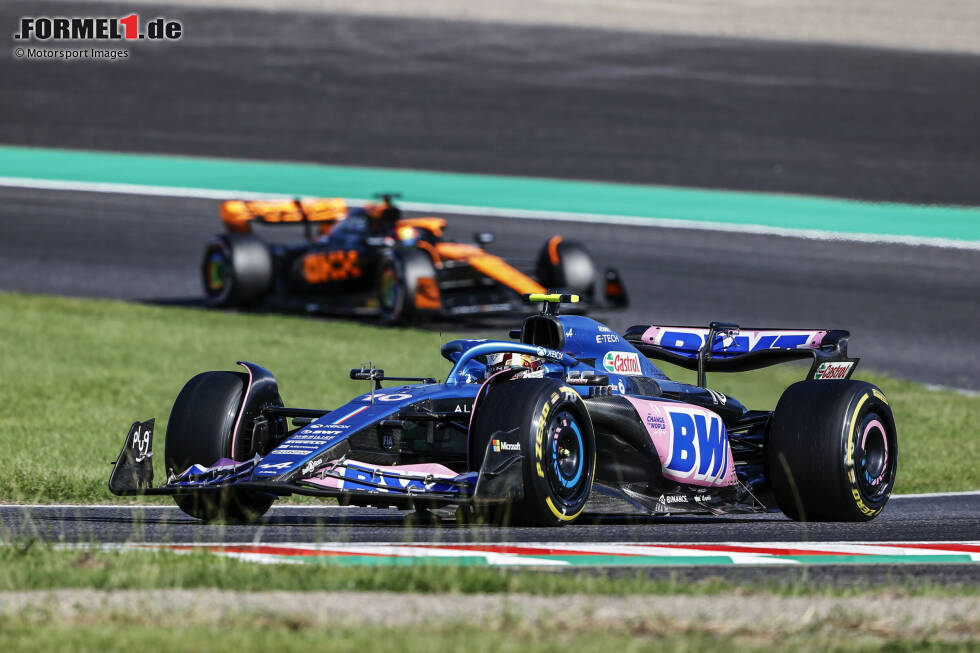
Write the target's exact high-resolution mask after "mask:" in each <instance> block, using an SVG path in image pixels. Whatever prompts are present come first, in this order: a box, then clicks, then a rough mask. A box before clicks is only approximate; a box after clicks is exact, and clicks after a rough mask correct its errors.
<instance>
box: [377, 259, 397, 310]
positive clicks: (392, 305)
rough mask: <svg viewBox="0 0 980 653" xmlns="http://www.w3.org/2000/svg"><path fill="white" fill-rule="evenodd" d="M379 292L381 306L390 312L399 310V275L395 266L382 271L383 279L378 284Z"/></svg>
mask: <svg viewBox="0 0 980 653" xmlns="http://www.w3.org/2000/svg"><path fill="white" fill-rule="evenodd" d="M378 294H379V299H380V301H381V307H382V308H384V309H385V310H387V311H389V312H394V311H395V310H397V303H398V277H397V275H396V274H395V270H394V268H391V267H387V268H385V269H384V270H383V271H382V272H381V281H380V282H379V284H378Z"/></svg>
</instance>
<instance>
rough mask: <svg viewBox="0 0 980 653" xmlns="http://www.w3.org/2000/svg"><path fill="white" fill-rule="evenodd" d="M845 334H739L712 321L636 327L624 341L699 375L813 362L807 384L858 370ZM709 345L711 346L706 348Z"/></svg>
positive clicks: (801, 331)
mask: <svg viewBox="0 0 980 653" xmlns="http://www.w3.org/2000/svg"><path fill="white" fill-rule="evenodd" d="M850 335H851V334H850V333H849V332H848V331H841V330H820V329H743V328H741V327H739V326H738V325H737V324H730V323H727V322H712V323H711V324H710V325H709V326H708V327H690V326H658V325H646V326H645V325H638V326H633V327H630V328H629V329H627V331H626V334H625V336H626V340H627V341H628V342H629V343H630V344H632V345H633V346H634V347H636V348H637V349H638V350H639V351H640V352H641V353H642V354H643V355H644V356H646V357H647V358H652V359H656V360H661V361H665V362H667V363H673V364H674V365H678V366H680V367H683V368H685V369H689V370H696V371H697V372H698V385H701V386H703V385H704V374H705V373H707V372H744V371H747V370H754V369H759V368H762V367H768V366H769V365H775V364H777V363H785V362H788V361H793V360H806V359H808V358H809V359H812V360H813V364H812V365H811V366H810V371H809V373H808V375H807V378H809V379H846V378H849V377H850V376H851V374H852V373H853V371H854V368H855V367H856V366H857V363H858V360H859V359H857V358H848V357H847V341H848V339H849V338H850ZM707 343H710V346H708V345H707Z"/></svg>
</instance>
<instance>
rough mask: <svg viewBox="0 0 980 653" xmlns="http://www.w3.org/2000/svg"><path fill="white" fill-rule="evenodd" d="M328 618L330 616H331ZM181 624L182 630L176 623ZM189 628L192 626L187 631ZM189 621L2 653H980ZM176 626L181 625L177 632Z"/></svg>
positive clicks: (13, 630)
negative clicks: (726, 652)
mask: <svg viewBox="0 0 980 653" xmlns="http://www.w3.org/2000/svg"><path fill="white" fill-rule="evenodd" d="M326 609H329V606H326ZM175 621H176V620H175ZM188 621H190V623H188ZM196 621H198V620H197V619H196V618H193V617H192V618H190V619H187V618H185V617H184V615H181V621H180V627H179V628H174V627H170V626H168V625H160V624H155V623H150V622H149V620H146V619H140V618H139V617H135V616H133V617H129V616H126V617H116V618H113V619H101V618H100V619H93V618H91V617H89V618H88V619H87V620H82V623H76V621H73V620H67V619H63V618H55V619H50V618H47V617H45V618H43V620H42V618H40V617H33V618H31V619H26V620H25V619H23V618H20V617H17V618H0V649H3V650H6V651H21V650H25V651H27V650H30V651H39V650H59V651H60V650H68V651H92V652H93V653H104V652H105V651H139V652H140V653H154V652H156V651H159V652H161V653H179V652H182V651H187V652H189V653H190V652H193V653H198V652H199V651H202V650H206V651H208V652H209V653H211V652H214V653H217V652H220V651H229V652H234V653H248V652H251V651H257V652H263V653H264V652H266V651H283V652H290V651H297V652H301V653H308V652H309V651H322V652H324V653H330V652H333V651H337V652H344V653H346V652H348V651H375V650H381V651H385V652H386V653H388V652H391V653H416V652H418V653H432V652H433V651H472V652H473V653H482V652H484V651H496V652H500V653H509V652H518V651H534V652H535V653H551V652H554V653H578V652H579V651H583V652H585V651H588V652H594V651H621V652H622V653H632V652H639V651H652V650H656V651H661V652H663V653H693V652H695V651H709V650H736V651H750V652H756V651H758V652H760V653H762V652H767V651H803V652H809V651H812V652H815V653H817V652H819V653H824V652H831V653H834V652H841V653H853V652H858V651H880V652H882V653H885V652H888V653H903V652H905V651H937V652H939V651H942V652H943V653H946V652H956V651H964V652H965V651H975V650H976V648H975V647H976V645H977V642H976V640H975V639H973V640H970V641H962V640H961V641H958V642H956V641H953V642H951V641H948V636H946V635H945V634H944V633H927V634H924V635H922V636H920V637H919V638H916V639H899V638H896V637H894V636H889V634H887V633H886V634H881V633H878V632H875V631H874V630H870V629H869V630H866V629H864V628H862V624H861V623H845V624H843V625H837V624H836V623H834V621H835V620H829V619H828V620H825V621H823V622H820V623H816V624H813V625H812V626H810V627H808V628H806V629H805V630H804V631H803V632H797V633H792V634H786V633H785V632H784V631H782V630H781V629H771V630H770V631H768V632H766V631H763V632H759V631H758V630H754V631H751V632H746V633H735V634H727V633H725V634H718V633H716V632H713V631H712V629H710V628H703V629H684V628H678V627H675V626H671V625H670V624H661V623H652V622H644V623H639V624H636V623H624V624H623V625H622V626H620V627H617V628H613V629H606V630H603V631H600V630H599V629H595V630H592V631H591V632H589V631H585V632H583V629H582V628H574V629H569V628H563V627H561V626H552V625H547V626H542V625H540V624H538V625H534V626H531V625H527V624H523V623H521V622H520V620H515V621H514V622H512V623H507V622H505V623H499V624H497V623H494V624H489V625H486V626H478V625H469V624H458V623H453V622H449V623H446V622H439V621H436V622H433V623H431V624H426V625H424V626H418V627H412V628H407V627H387V626H377V625H361V626H345V625H331V626H329V627H328V626H323V625H319V626H318V625H314V624H308V623H304V622H303V621H302V620H298V619H274V618H269V617H263V616H261V615H257V616H256V615H242V616H239V617H237V618H230V619H225V620H224V621H222V623H221V624H201V623H195V622H196ZM172 625H173V626H176V625H177V624H176V623H174V624H172Z"/></svg>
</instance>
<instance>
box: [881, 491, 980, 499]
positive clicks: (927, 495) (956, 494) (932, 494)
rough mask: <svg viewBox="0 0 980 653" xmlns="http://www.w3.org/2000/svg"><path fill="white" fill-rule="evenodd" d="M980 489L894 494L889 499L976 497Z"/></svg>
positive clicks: (979, 493)
mask: <svg viewBox="0 0 980 653" xmlns="http://www.w3.org/2000/svg"><path fill="white" fill-rule="evenodd" d="M977 495H980V490H965V491H963V492H923V493H921V494H893V495H891V496H890V497H889V499H930V498H939V497H975V496H977Z"/></svg>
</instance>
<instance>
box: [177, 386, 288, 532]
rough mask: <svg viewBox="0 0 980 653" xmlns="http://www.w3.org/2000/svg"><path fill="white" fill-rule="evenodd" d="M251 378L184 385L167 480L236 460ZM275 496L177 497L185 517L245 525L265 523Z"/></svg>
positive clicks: (233, 492) (220, 493)
mask: <svg viewBox="0 0 980 653" xmlns="http://www.w3.org/2000/svg"><path fill="white" fill-rule="evenodd" d="M246 380H247V375H245V374H242V373H240V372H203V373H201V374H198V375H197V376H195V377H194V378H192V379H191V380H190V381H188V382H187V384H186V385H184V388H183V389H182V390H181V391H180V394H179V395H177V399H176V401H174V405H173V408H172V409H171V411H170V420H169V421H168V422H167V437H166V443H165V446H164V459H165V461H166V466H167V471H168V474H169V472H170V470H173V471H174V472H175V473H177V474H179V473H181V472H183V471H184V470H185V469H187V468H188V467H190V466H191V465H193V464H201V465H212V464H214V462H216V461H217V460H218V459H219V458H234V456H233V455H232V453H233V452H232V450H231V446H232V430H233V429H234V428H235V419H236V417H237V416H238V409H239V407H240V406H241V403H242V394H243V393H244V391H245V384H246ZM274 500H275V497H274V496H271V495H265V494H258V493H253V492H244V491H236V490H233V489H224V490H220V491H217V490H216V491H214V492H209V493H195V494H184V495H175V496H174V501H175V502H176V503H177V506H179V507H180V509H181V510H183V511H184V512H185V513H187V514H188V515H190V516H192V517H196V518H198V519H201V520H204V521H223V522H229V523H247V522H250V521H253V520H255V519H257V518H259V517H261V516H262V515H263V514H265V512H266V511H267V510H268V509H269V506H271V505H272V502H273V501H274Z"/></svg>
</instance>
